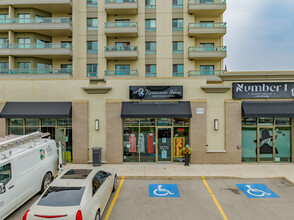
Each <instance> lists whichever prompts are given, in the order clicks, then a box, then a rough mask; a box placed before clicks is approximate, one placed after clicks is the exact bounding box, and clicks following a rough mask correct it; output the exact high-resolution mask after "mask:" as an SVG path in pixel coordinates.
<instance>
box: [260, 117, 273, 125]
mask: <svg viewBox="0 0 294 220" xmlns="http://www.w3.org/2000/svg"><path fill="white" fill-rule="evenodd" d="M258 125H274V118H258Z"/></svg>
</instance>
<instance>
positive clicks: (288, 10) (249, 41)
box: [224, 0, 294, 71]
mask: <svg viewBox="0 0 294 220" xmlns="http://www.w3.org/2000/svg"><path fill="white" fill-rule="evenodd" d="M224 21H225V22H227V34H226V35H225V37H224V46H227V50H228V51H227V58H226V59H225V60H224V64H226V65H227V70H228V71H246V70H248V71H255V70H256V71H261V70H268V71H274V70H282V71H288V70H289V71H294V0H245V1H244V0H227V10H226V11H225V13H224Z"/></svg>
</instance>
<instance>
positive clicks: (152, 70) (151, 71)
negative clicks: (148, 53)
mask: <svg viewBox="0 0 294 220" xmlns="http://www.w3.org/2000/svg"><path fill="white" fill-rule="evenodd" d="M155 76H156V64H147V65H146V77H155Z"/></svg>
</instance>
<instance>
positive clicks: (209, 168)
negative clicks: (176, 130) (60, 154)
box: [64, 163, 294, 184]
mask: <svg viewBox="0 0 294 220" xmlns="http://www.w3.org/2000/svg"><path fill="white" fill-rule="evenodd" d="M90 167H92V164H67V165H65V166H64V169H72V168H90ZM102 167H110V168H113V169H114V170H115V172H116V173H117V175H118V176H119V177H120V176H124V177H125V178H175V179H182V178H201V177H202V176H204V177H206V178H226V177H228V178H285V179H286V180H288V181H289V182H292V183H293V184H294V164H257V163H254V164H193V165H191V164H190V166H188V167H185V166H184V165H183V164H129V163H127V164H103V165H102Z"/></svg>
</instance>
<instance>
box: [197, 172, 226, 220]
mask: <svg viewBox="0 0 294 220" xmlns="http://www.w3.org/2000/svg"><path fill="white" fill-rule="evenodd" d="M202 181H203V183H204V185H205V186H206V189H207V191H208V192H209V194H210V195H211V197H212V199H213V201H214V203H215V204H216V206H217V208H218V210H219V212H220V213H221V215H222V216H223V218H224V220H228V218H227V216H226V214H225V213H224V211H223V209H222V207H221V206H220V204H219V203H218V201H217V200H216V198H215V196H214V194H213V192H212V191H211V189H210V188H209V186H208V184H207V183H206V180H205V179H204V176H203V177H202Z"/></svg>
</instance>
